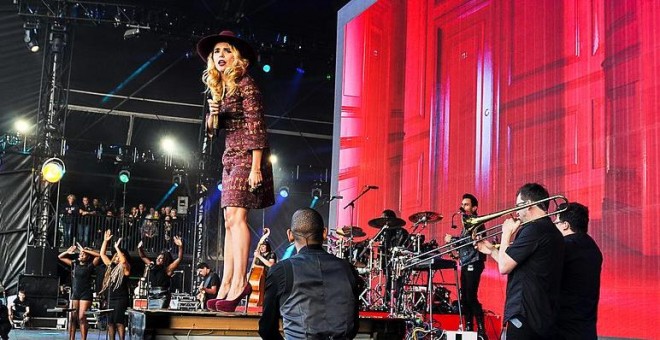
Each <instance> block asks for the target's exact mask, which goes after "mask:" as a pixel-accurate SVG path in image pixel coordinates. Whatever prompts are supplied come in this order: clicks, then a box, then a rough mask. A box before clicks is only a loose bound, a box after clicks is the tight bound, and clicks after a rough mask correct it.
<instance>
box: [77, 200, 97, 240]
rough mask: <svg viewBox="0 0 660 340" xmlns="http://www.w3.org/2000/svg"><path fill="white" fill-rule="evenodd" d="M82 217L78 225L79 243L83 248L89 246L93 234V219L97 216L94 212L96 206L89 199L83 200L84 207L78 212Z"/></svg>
mask: <svg viewBox="0 0 660 340" xmlns="http://www.w3.org/2000/svg"><path fill="white" fill-rule="evenodd" d="M78 211H79V212H80V215H81V216H82V217H81V219H80V223H79V224H78V235H77V236H78V239H77V241H78V242H79V243H80V244H82V245H83V246H89V245H90V243H89V241H90V237H91V233H92V223H93V220H92V217H93V216H94V215H96V211H94V206H92V205H91V204H90V202H89V197H83V198H82V205H81V206H80V209H79V210H78Z"/></svg>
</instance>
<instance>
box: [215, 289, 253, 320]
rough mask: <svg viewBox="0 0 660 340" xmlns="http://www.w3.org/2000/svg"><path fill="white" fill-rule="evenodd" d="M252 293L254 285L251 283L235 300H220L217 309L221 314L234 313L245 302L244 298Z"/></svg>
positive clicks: (216, 305)
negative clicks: (242, 301)
mask: <svg viewBox="0 0 660 340" xmlns="http://www.w3.org/2000/svg"><path fill="white" fill-rule="evenodd" d="M251 293H252V285H250V284H249V283H248V284H247V285H246V286H245V288H243V292H242V293H241V294H240V295H238V296H237V297H236V298H235V299H234V300H219V301H217V302H216V303H215V309H216V310H217V311H220V312H230V313H231V312H234V311H236V307H238V304H239V303H240V302H241V300H243V298H244V297H246V296H249V295H250V294H251Z"/></svg>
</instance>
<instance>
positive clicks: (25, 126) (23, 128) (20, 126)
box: [14, 119, 30, 135]
mask: <svg viewBox="0 0 660 340" xmlns="http://www.w3.org/2000/svg"><path fill="white" fill-rule="evenodd" d="M14 129H16V132H18V133H20V134H22V135H24V134H26V133H28V132H29V131H30V123H28V122H27V121H25V120H23V119H19V120H17V121H16V123H14Z"/></svg>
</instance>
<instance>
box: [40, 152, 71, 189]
mask: <svg viewBox="0 0 660 340" xmlns="http://www.w3.org/2000/svg"><path fill="white" fill-rule="evenodd" d="M65 172H66V166H65V165H64V161H62V160H61V159H59V158H55V157H53V158H49V159H47V160H46V161H45V162H44V164H43V165H42V166H41V177H42V178H43V179H44V180H45V181H46V182H49V183H57V182H59V181H60V180H61V179H62V177H63V176H64V173H65Z"/></svg>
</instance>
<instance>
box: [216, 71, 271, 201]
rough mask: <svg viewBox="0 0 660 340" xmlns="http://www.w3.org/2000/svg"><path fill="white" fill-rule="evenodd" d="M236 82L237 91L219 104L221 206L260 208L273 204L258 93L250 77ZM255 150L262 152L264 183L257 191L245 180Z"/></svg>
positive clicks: (245, 76)
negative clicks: (222, 138)
mask: <svg viewBox="0 0 660 340" xmlns="http://www.w3.org/2000/svg"><path fill="white" fill-rule="evenodd" d="M237 82H238V89H237V91H236V92H235V93H234V94H232V95H230V96H226V97H225V98H224V99H223V100H222V102H221V103H220V115H219V119H220V128H224V129H225V130H226V135H225V151H224V153H223V155H222V166H223V170H222V200H221V206H222V208H225V207H242V208H248V209H262V208H266V207H269V206H271V205H273V204H274V203H275V194H274V188H273V168H272V166H271V164H270V161H269V156H270V150H269V145H268V137H267V132H266V123H265V120H264V109H263V104H262V97H261V91H259V88H258V87H257V85H256V83H255V82H254V79H252V78H251V77H250V76H249V75H244V76H242V77H241V78H239V79H238V80H237ZM258 149H261V150H263V155H262V158H261V175H262V178H263V182H262V184H261V186H260V187H258V188H257V189H256V190H254V191H250V190H249V188H250V186H249V184H248V177H249V176H250V170H251V168H252V150H258Z"/></svg>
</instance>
